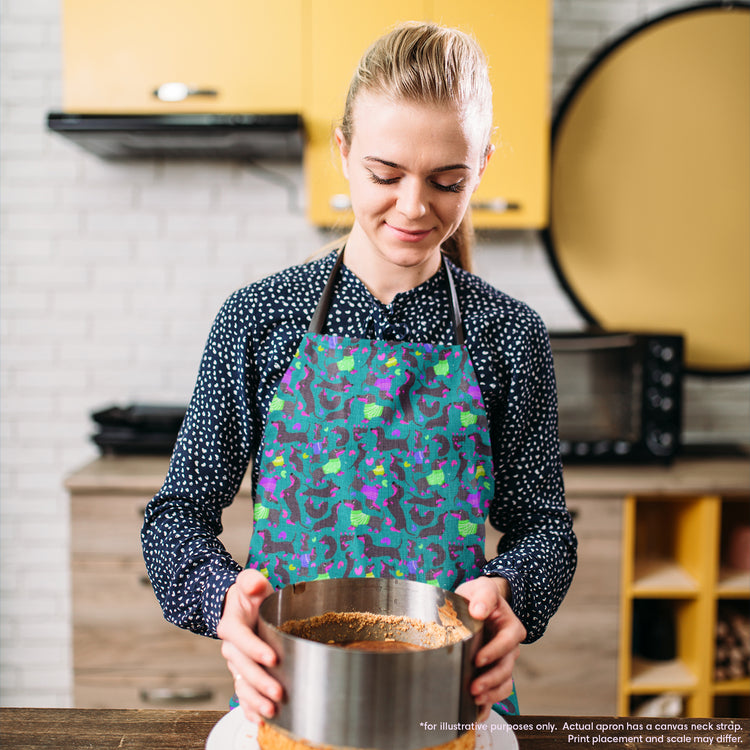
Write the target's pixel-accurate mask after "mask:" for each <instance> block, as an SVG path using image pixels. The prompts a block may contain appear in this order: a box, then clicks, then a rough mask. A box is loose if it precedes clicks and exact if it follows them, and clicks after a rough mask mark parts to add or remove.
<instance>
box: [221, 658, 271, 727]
mask: <svg viewBox="0 0 750 750" xmlns="http://www.w3.org/2000/svg"><path fill="white" fill-rule="evenodd" d="M227 666H228V667H229V671H230V672H231V673H232V676H233V677H234V685H235V692H236V693H237V697H238V698H240V697H242V698H243V699H244V700H245V701H246V703H247V704H248V705H252V707H253V710H255V711H257V712H259V713H261V714H263V715H264V716H266V717H267V718H270V717H271V716H273V715H274V713H275V711H276V706H277V704H278V703H279V702H280V701H281V699H282V697H283V695H284V690H283V688H282V686H281V684H280V683H279V682H278V681H277V680H276V679H274V677H273V676H272V675H270V674H268V672H266V670H265V669H264V668H263V667H261V666H260V665H258V664H255V663H254V662H251V661H249V660H246V659H242V658H241V657H240V658H238V659H236V660H235V659H232V660H228V661H227Z"/></svg>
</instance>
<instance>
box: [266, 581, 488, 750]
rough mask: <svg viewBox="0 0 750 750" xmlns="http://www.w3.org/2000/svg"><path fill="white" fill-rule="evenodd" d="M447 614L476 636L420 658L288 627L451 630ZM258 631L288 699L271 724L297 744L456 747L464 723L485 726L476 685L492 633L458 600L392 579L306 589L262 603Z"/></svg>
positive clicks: (377, 749) (389, 749) (387, 749)
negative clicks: (393, 622)
mask: <svg viewBox="0 0 750 750" xmlns="http://www.w3.org/2000/svg"><path fill="white" fill-rule="evenodd" d="M446 609H447V610H449V612H450V616H452V617H454V618H457V619H458V621H460V623H461V624H462V625H463V626H464V627H465V628H466V629H467V630H468V632H469V633H470V635H468V636H466V637H465V638H464V639H463V640H460V641H458V642H456V643H452V644H449V645H444V646H440V647H436V648H429V649H426V650H421V651H397V652H384V651H359V650H349V649H345V648H340V647H338V646H334V645H330V644H328V643H319V642H317V641H312V640H307V639H305V638H301V637H298V636H295V635H291V634H290V633H286V632H284V631H282V630H281V629H280V626H281V625H283V624H284V623H285V622H288V621H290V620H302V619H307V618H311V617H315V616H318V615H323V614H325V613H328V612H335V613H338V612H370V613H374V614H381V615H382V614H388V615H396V616H403V617H408V618H414V619H417V620H421V621H423V622H426V623H442V624H445V619H446V615H445V612H446ZM441 614H442V615H443V616H442V618H441ZM258 633H259V635H260V637H261V638H263V640H265V641H266V642H267V643H269V644H270V645H271V647H272V648H273V649H274V650H275V651H276V653H277V654H278V655H279V664H278V666H277V667H275V668H273V669H270V670H269V671H270V672H271V673H272V674H273V675H274V676H275V677H276V678H277V679H278V680H279V681H280V682H281V684H282V686H283V688H284V694H285V697H284V699H283V700H282V702H281V705H280V706H279V711H278V713H277V715H276V716H274V718H273V719H269V720H267V721H269V722H270V723H271V724H272V725H274V726H276V727H278V728H279V729H281V730H282V731H285V732H288V733H289V734H291V735H292V736H294V737H295V738H300V739H304V740H306V741H308V742H311V743H319V744H321V745H325V746H329V745H334V746H341V747H367V748H372V749H373V750H393V748H399V750H416V748H423V747H426V746H434V745H440V744H443V743H445V742H450V741H451V740H453V739H455V738H456V737H458V736H459V735H461V734H463V733H464V731H465V729H460V728H458V727H457V726H456V724H470V723H472V722H475V721H476V719H477V707H476V705H475V703H474V701H473V699H472V696H471V694H470V692H469V683H470V682H471V679H472V677H473V674H474V666H473V665H474V656H475V654H476V652H477V650H478V649H479V647H480V646H481V641H482V637H483V635H482V634H483V627H482V623H481V622H480V621H477V620H475V619H474V618H473V617H471V616H470V615H469V612H468V602H467V601H466V600H465V599H464V598H463V597H460V596H458V595H456V594H453V593H450V592H448V591H444V590H442V589H440V588H437V587H435V586H430V585H428V584H426V583H418V582H416V581H407V580H400V579H389V578H342V579H331V580H319V581H312V582H309V583H297V584H294V585H291V586H287V587H285V588H283V589H281V590H279V591H276V592H275V593H274V594H272V595H271V596H269V597H268V598H267V599H266V600H265V601H264V602H263V604H262V605H261V607H260V617H259V619H258ZM426 725H427V726H429V731H426V730H425V727H426Z"/></svg>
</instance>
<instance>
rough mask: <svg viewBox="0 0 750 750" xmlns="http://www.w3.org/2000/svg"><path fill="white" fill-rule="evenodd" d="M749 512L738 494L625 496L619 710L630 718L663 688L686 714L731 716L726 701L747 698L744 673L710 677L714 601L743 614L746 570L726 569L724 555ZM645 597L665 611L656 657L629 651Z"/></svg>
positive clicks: (749, 600) (747, 603)
mask: <svg viewBox="0 0 750 750" xmlns="http://www.w3.org/2000/svg"><path fill="white" fill-rule="evenodd" d="M749 510H750V494H745V493H732V494H727V495H722V494H699V493H696V494H670V493H656V494H638V495H630V496H628V497H627V498H626V499H625V504H624V516H623V550H622V579H621V588H620V592H621V594H620V596H621V600H620V638H619V675H618V706H617V711H618V714H619V715H621V716H629V715H632V714H633V713H635V712H636V710H637V707H638V705H639V703H640V702H642V701H646V700H648V699H649V698H654V697H657V696H659V695H662V694H665V693H669V694H677V695H679V696H681V697H682V699H683V715H684V716H693V717H706V716H727V715H731V714H728V713H726V712H727V711H732V710H733V709H732V708H731V706H732V705H734V704H733V703H732V701H734V702H735V703H736V702H738V701H744V700H746V696H747V695H748V693H750V678H744V679H738V680H728V681H721V682H716V681H715V680H714V664H715V658H716V627H717V621H718V611H719V605H720V603H721V602H722V601H725V600H729V601H732V602H734V603H740V606H741V607H742V608H743V609H746V610H748V611H749V612H750V574H749V573H748V572H747V571H740V570H733V569H731V568H729V567H727V564H726V560H725V557H726V549H727V546H728V537H729V534H730V533H731V529H732V528H733V526H734V525H736V524H737V523H738V522H739V519H740V518H743V519H747V517H748V511H749ZM744 522H746V520H745V521H744ZM647 601H650V602H657V603H658V605H659V606H660V607H662V611H663V612H666V613H667V616H666V617H665V620H666V624H665V623H662V630H663V629H664V628H666V629H667V630H670V631H671V632H670V633H669V636H668V637H667V641H668V643H667V645H666V647H665V648H664V653H663V654H660V655H659V656H658V658H656V655H655V654H649V656H651V657H652V658H644V657H643V655H642V654H641V655H639V654H635V653H634V651H635V650H637V649H638V645H637V644H635V643H634V641H635V640H636V632H641V631H640V630H639V628H641V627H642V625H643V624H642V623H639V622H638V621H637V618H638V614H637V612H638V610H639V609H640V610H641V611H642V609H643V606H642V603H643V602H647ZM642 645H643V644H642V643H641V646H642ZM634 646H635V647H634ZM662 657H663V659H662Z"/></svg>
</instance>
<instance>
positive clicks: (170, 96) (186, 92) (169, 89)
mask: <svg viewBox="0 0 750 750" xmlns="http://www.w3.org/2000/svg"><path fill="white" fill-rule="evenodd" d="M153 94H154V96H155V97H156V98H157V99H160V100H161V101H163V102H181V101H183V100H184V99H187V98H188V97H189V96H218V95H219V92H218V91H217V90H216V89H199V88H194V87H192V86H188V85H187V84H186V83H180V82H178V81H173V82H170V83H162V85H161V86H159V88H158V89H156V90H155V91H154V92H153Z"/></svg>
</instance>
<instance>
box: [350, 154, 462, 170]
mask: <svg viewBox="0 0 750 750" xmlns="http://www.w3.org/2000/svg"><path fill="white" fill-rule="evenodd" d="M364 161H374V162H377V163H378V164H382V165H383V166H385V167H391V168H392V169H403V167H402V166H401V165H400V164H396V163H395V162H392V161H386V160H385V159H380V158H379V157H377V156H365V158H364ZM456 169H470V167H469V166H468V165H467V164H447V165H446V166H444V167H438V168H437V169H432V170H430V174H437V173H438V172H453V171H454V170H456Z"/></svg>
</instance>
